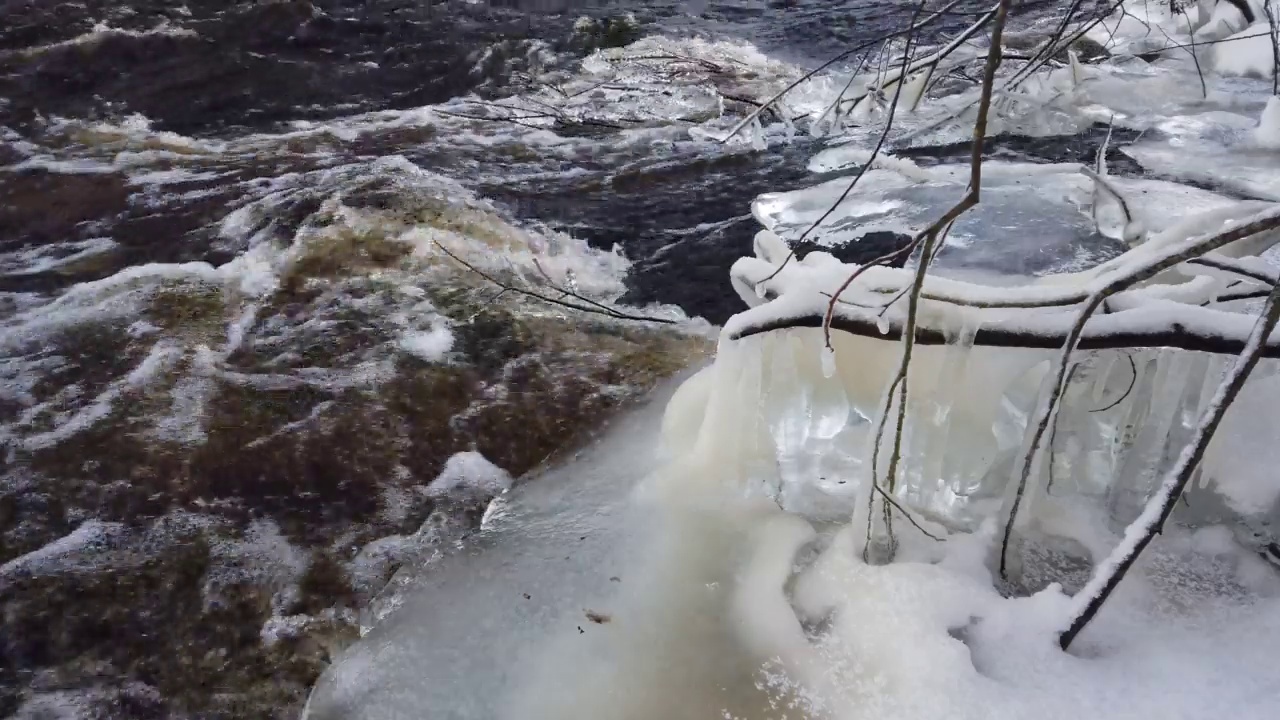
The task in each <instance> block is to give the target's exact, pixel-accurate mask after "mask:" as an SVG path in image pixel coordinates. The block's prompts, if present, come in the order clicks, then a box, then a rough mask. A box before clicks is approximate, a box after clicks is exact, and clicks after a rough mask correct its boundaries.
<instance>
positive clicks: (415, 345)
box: [400, 323, 453, 362]
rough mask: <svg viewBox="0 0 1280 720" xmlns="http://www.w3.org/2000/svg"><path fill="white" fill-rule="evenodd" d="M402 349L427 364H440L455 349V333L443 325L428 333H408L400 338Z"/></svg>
mask: <svg viewBox="0 0 1280 720" xmlns="http://www.w3.org/2000/svg"><path fill="white" fill-rule="evenodd" d="M400 349H402V350H404V351H405V352H407V353H409V354H410V355H413V356H414V357H416V358H418V359H419V360H424V361H426V362H440V361H441V360H443V359H444V358H445V357H446V356H447V355H448V354H449V351H450V350H452V349H453V332H452V331H451V330H449V326H448V325H445V324H443V323H441V324H438V325H436V326H435V327H433V328H432V329H431V330H428V331H426V332H423V331H413V332H406V333H405V334H404V335H403V336H402V337H401V338H400Z"/></svg>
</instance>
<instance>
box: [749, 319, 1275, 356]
mask: <svg viewBox="0 0 1280 720" xmlns="http://www.w3.org/2000/svg"><path fill="white" fill-rule="evenodd" d="M1128 314H1130V313H1117V314H1114V315H1104V316H1101V317H1099V318H1097V320H1095V321H1092V322H1091V323H1090V324H1088V325H1086V326H1085V332H1084V335H1082V336H1081V338H1080V343H1079V345H1078V346H1077V347H1078V349H1080V350H1119V349H1124V348H1160V347H1164V348H1174V349H1177V350H1191V351H1196V352H1209V353H1218V354H1224V355H1237V354H1239V353H1240V351H1241V350H1243V349H1244V347H1245V343H1246V341H1247V339H1246V338H1245V337H1241V336H1240V335H1239V334H1236V333H1231V334H1227V333H1223V332H1220V331H1214V330H1212V329H1210V327H1206V326H1201V324H1196V325H1190V324H1187V323H1184V322H1180V321H1177V320H1174V321H1171V322H1168V323H1161V324H1156V323H1151V324H1143V323H1142V322H1141V320H1142V318H1140V317H1126V315H1128ZM1132 314H1133V315H1137V314H1138V313H1132ZM1206 320H1208V318H1206ZM1135 321H1136V322H1135ZM1209 324H1210V323H1209V322H1206V323H1204V325H1209ZM800 327H807V328H820V327H822V316H821V315H805V316H801V317H794V318H778V319H775V320H772V321H768V322H763V323H760V324H758V325H751V326H747V327H743V328H741V329H738V330H735V331H734V332H733V333H731V334H730V335H729V337H730V338H731V339H734V340H737V339H740V338H744V337H750V336H752V335H758V334H760V333H765V332H771V331H774V330H785V329H787V328H800ZM831 327H832V329H834V330H841V331H843V332H847V333H852V334H854V335H862V336H865V337H876V338H881V339H883V340H886V341H891V342H892V341H896V340H900V339H902V324H901V322H897V321H892V322H889V323H888V324H887V325H886V324H883V323H880V324H878V323H877V321H876V319H875V318H874V317H868V316H858V317H854V316H851V315H849V314H839V315H836V316H835V317H834V318H832V321H831ZM1069 329H1070V327H1069V323H1067V322H1062V323H1054V327H1040V328H1034V329H1033V328H1029V327H1002V326H990V327H980V328H978V330H977V332H976V333H975V334H974V337H973V344H974V345H976V346H981V347H1007V348H1032V349H1042V350H1057V349H1059V348H1061V347H1062V345H1063V343H1064V342H1065V341H1066V337H1067V332H1068V330H1069ZM954 341H955V339H954V337H950V336H949V335H948V333H947V332H946V331H944V330H941V329H938V328H931V327H920V328H917V330H916V342H917V343H919V344H921V345H947V344H949V343H952V342H954ZM1262 357H1265V358H1280V333H1275V334H1273V335H1272V336H1271V337H1270V338H1269V339H1268V340H1267V343H1266V345H1265V347H1264V349H1263V351H1262Z"/></svg>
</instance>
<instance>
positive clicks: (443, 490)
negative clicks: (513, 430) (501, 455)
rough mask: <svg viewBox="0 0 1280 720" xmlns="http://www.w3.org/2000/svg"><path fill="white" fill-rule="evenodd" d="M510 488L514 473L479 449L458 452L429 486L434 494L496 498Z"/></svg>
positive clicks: (429, 489)
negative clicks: (488, 457)
mask: <svg viewBox="0 0 1280 720" xmlns="http://www.w3.org/2000/svg"><path fill="white" fill-rule="evenodd" d="M510 488H511V475H509V474H508V473H507V471H506V470H503V469H502V468H500V467H498V466H497V465H494V464H493V463H491V462H489V460H488V459H487V458H486V457H485V456H484V455H481V454H480V453H478V452H475V451H466V452H460V453H455V454H454V455H453V456H452V457H450V458H449V459H448V460H447V461H446V462H445V464H444V469H443V470H441V471H440V474H439V475H437V476H436V479H435V480H432V481H431V484H430V485H428V486H427V489H428V491H430V492H431V493H432V494H435V495H458V496H468V495H475V496H480V497H490V498H491V497H494V496H497V495H501V494H502V493H504V492H506V491H507V490H509V489H510Z"/></svg>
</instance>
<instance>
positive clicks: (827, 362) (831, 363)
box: [822, 345, 836, 379]
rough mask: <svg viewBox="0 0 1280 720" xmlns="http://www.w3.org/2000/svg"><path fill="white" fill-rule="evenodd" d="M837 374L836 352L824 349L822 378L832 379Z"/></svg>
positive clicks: (830, 348) (829, 348)
mask: <svg viewBox="0 0 1280 720" xmlns="http://www.w3.org/2000/svg"><path fill="white" fill-rule="evenodd" d="M835 374H836V350H835V348H832V347H827V346H825V345H824V346H823V348H822V377H824V378H827V379H830V378H833V377H835Z"/></svg>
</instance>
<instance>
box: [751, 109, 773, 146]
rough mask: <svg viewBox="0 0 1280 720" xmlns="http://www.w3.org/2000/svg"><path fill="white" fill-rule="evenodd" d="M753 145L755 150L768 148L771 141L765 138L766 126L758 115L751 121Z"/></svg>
mask: <svg viewBox="0 0 1280 720" xmlns="http://www.w3.org/2000/svg"><path fill="white" fill-rule="evenodd" d="M751 147H752V149H754V150H767V149H768V148H769V143H768V142H766V141H765V138H764V126H763V125H761V124H760V118H759V117H757V118H755V119H753V120H752V121H751Z"/></svg>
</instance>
